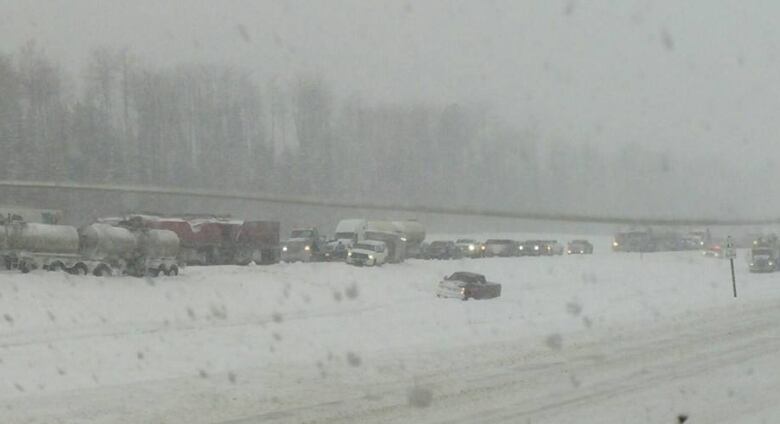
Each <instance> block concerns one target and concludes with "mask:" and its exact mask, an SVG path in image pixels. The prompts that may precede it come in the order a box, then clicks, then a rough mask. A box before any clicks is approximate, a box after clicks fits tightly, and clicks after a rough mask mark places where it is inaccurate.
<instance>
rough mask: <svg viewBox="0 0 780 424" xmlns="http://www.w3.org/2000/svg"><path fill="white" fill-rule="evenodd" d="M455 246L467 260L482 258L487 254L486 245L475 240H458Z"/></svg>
mask: <svg viewBox="0 0 780 424" xmlns="http://www.w3.org/2000/svg"><path fill="white" fill-rule="evenodd" d="M455 245H456V246H458V249H460V251H461V253H462V254H463V256H464V257H466V258H481V257H482V255H483V254H484V252H485V245H484V244H482V243H480V242H478V241H476V240H474V239H457V240H455Z"/></svg>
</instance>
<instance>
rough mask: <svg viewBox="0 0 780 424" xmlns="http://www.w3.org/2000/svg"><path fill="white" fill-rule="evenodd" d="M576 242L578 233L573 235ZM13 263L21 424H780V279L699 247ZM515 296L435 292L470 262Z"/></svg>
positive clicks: (6, 372)
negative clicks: (101, 269)
mask: <svg viewBox="0 0 780 424" xmlns="http://www.w3.org/2000/svg"><path fill="white" fill-rule="evenodd" d="M562 239H564V240H565V238H562ZM608 244H609V240H608V239H606V238H604V239H599V240H598V243H597V244H596V254H595V255H593V256H562V257H541V258H507V259H499V258H496V259H480V260H470V259H464V260H457V261H418V260H410V261H407V262H406V263H403V264H399V265H386V266H383V267H381V268H355V267H350V266H347V265H345V264H341V263H318V264H279V265H274V266H268V267H259V266H258V267H254V266H253V267H233V266H226V267H190V268H187V269H186V270H184V272H183V274H182V275H180V276H179V277H176V278H170V277H160V278H154V279H136V278H130V277H128V278H99V277H78V276H70V275H65V274H59V273H45V272H35V273H31V274H28V275H22V274H16V273H0V377H2V378H0V422H2V423H17V422H18V423H28V422H29V423H50V422H51V423H55V422H66V423H93V422H97V423H256V422H282V423H288V422H290V423H297V422H317V423H343V422H351V423H366V422H398V423H445V422H463V423H475V422H486V423H488V422H506V423H518V422H519V423H525V422H532V423H584V422H593V423H627V422H631V423H674V422H677V416H678V415H679V414H686V415H688V416H690V420H689V421H688V422H689V423H718V422H719V423H736V422H739V423H743V422H746V423H753V422H755V423H760V422H766V423H775V422H780V402H779V401H780V395H778V393H780V330H779V329H778V323H780V274H749V273H748V272H747V269H746V268H747V267H746V263H745V261H744V259H743V257H742V256H741V257H740V258H739V259H738V261H737V281H738V286H739V287H738V288H739V298H738V299H734V298H733V297H732V292H731V290H732V289H731V281H730V271H729V266H728V262H727V261H722V260H718V259H711V258H704V257H702V256H701V255H700V254H699V253H697V252H682V253H656V254H645V255H641V256H640V255H639V254H618V253H612V252H610V251H609V250H608ZM458 270H466V271H475V272H480V273H483V274H485V275H486V276H487V277H488V278H489V279H490V280H491V281H496V282H500V283H502V284H503V293H502V296H501V297H500V298H498V299H493V300H486V301H468V302H461V301H457V300H445V299H438V298H436V297H435V296H434V295H433V292H434V288H435V286H436V283H437V282H438V281H439V279H440V278H441V277H442V276H443V275H445V274H449V273H451V272H453V271H458Z"/></svg>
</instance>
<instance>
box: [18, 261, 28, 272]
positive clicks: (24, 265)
mask: <svg viewBox="0 0 780 424" xmlns="http://www.w3.org/2000/svg"><path fill="white" fill-rule="evenodd" d="M19 271H22V274H27V273H28V272H30V271H31V268H30V266H29V265H27V262H20V263H19Z"/></svg>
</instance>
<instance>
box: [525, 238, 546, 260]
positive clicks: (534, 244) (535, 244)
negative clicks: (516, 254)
mask: <svg viewBox="0 0 780 424" xmlns="http://www.w3.org/2000/svg"><path fill="white" fill-rule="evenodd" d="M544 246H545V243H544V241H542V240H526V241H524V242H522V243H520V256H541V255H542V249H543V247H544Z"/></svg>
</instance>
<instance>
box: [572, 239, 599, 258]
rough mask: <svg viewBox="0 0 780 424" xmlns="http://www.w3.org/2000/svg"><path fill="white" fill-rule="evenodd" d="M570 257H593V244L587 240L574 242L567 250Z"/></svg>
mask: <svg viewBox="0 0 780 424" xmlns="http://www.w3.org/2000/svg"><path fill="white" fill-rule="evenodd" d="M566 253H568V254H570V255H592V254H593V244H592V243H591V242H589V241H587V240H572V241H570V242H569V245H568V246H567V248H566Z"/></svg>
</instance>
